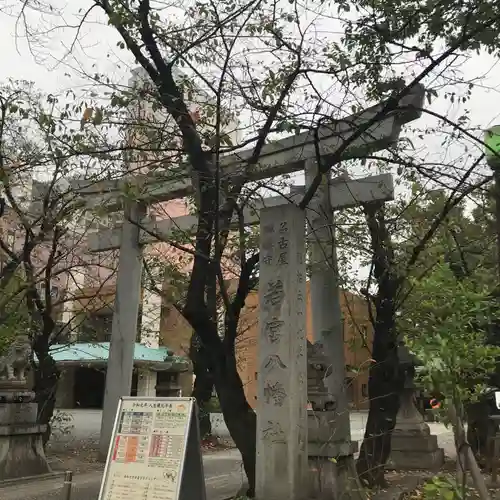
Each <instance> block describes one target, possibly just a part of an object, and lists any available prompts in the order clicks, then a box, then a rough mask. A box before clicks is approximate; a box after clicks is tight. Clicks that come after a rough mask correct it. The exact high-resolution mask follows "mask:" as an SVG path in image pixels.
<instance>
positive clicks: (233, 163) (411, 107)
mask: <svg viewBox="0 0 500 500" xmlns="http://www.w3.org/2000/svg"><path fill="white" fill-rule="evenodd" d="M423 94H424V89H423V87H421V86H419V85H418V86H416V87H414V88H413V89H412V92H411V93H410V94H409V95H407V96H406V97H405V98H404V99H403V100H402V102H401V103H400V105H401V106H402V107H403V108H404V109H402V110H400V111H396V112H392V113H389V114H385V115H381V116H383V118H381V121H377V122H375V123H374V124H373V125H372V126H371V127H369V128H368V129H367V130H366V131H365V133H363V134H361V136H360V137H358V138H357V139H356V140H355V141H353V142H352V143H351V145H350V147H348V148H347V149H346V150H345V151H344V153H343V155H342V160H346V159H350V158H359V157H363V156H366V155H367V154H369V153H370V152H373V151H377V150H381V149H384V148H387V147H388V146H390V145H391V144H393V143H394V142H396V141H397V139H398V137H399V133H400V130H401V127H402V125H403V124H404V123H407V122H409V121H412V120H414V119H416V118H418V117H419V116H420V112H419V111H418V110H419V109H420V108H421V107H422V105H423ZM383 107H384V104H383V103H382V104H380V105H377V106H374V107H373V108H369V109H367V110H365V111H363V112H361V113H359V114H357V115H354V116H352V117H348V118H346V119H344V120H341V121H336V122H334V123H333V124H331V125H329V126H323V127H320V130H319V131H318V134H314V133H312V132H306V133H303V134H300V135H297V136H290V137H287V138H285V139H282V140H280V141H276V142H274V143H270V144H267V145H266V146H265V147H264V148H263V151H262V154H261V156H260V160H259V164H258V165H257V166H252V167H250V168H249V167H248V165H247V164H246V159H247V158H249V157H251V154H252V151H251V150H250V151H242V152H239V153H237V154H233V155H229V156H226V157H222V158H221V161H220V166H221V178H224V177H228V176H230V177H234V178H238V177H239V178H244V179H245V180H246V181H255V180H262V179H265V178H270V177H274V176H277V175H282V174H285V173H290V172H296V171H299V170H304V169H306V165H307V162H310V161H312V160H314V159H315V158H316V152H317V150H318V149H319V152H320V154H321V158H322V161H325V162H328V161H329V158H333V157H335V156H334V155H335V152H336V151H337V150H338V148H340V147H342V145H343V144H344V141H345V140H348V139H349V137H350V136H351V135H352V134H353V133H354V132H355V131H356V130H357V128H358V127H359V126H362V125H363V124H366V122H367V120H371V119H372V118H373V117H374V116H378V113H380V112H381V111H382V110H383ZM318 136H319V139H320V141H319V144H315V141H316V138H317V137H318ZM335 158H336V157H335ZM308 168H309V167H308ZM311 168H312V167H311ZM306 173H307V169H306ZM167 176H168V173H167ZM309 177H310V176H309V174H308V178H309ZM122 183H123V184H125V183H137V185H139V186H141V189H140V192H141V195H140V197H139V201H140V202H141V204H142V205H147V204H152V203H156V202H161V201H166V200H169V199H175V198H182V197H185V196H187V195H189V194H191V193H192V192H193V186H192V184H191V181H190V178H189V176H186V178H183V179H181V180H174V181H172V180H171V179H169V178H168V177H166V178H165V179H162V178H161V177H159V176H158V174H156V175H150V176H148V175H137V176H133V177H129V178H127V179H125V180H124V181H118V182H106V183H103V184H101V185H99V186H96V185H95V184H89V185H87V186H83V187H81V188H80V192H81V194H82V195H87V196H89V201H88V206H89V208H91V207H92V206H96V205H99V206H103V205H104V206H107V207H108V209H109V210H114V211H116V210H119V209H120V193H121V189H122V187H121V184H122ZM327 192H328V193H329V195H330V200H331V207H327V208H328V210H329V214H330V215H328V217H331V210H332V209H341V208H345V207H350V206H356V205H359V204H360V203H368V202H370V201H374V200H379V201H383V200H389V199H392V196H393V188H392V178H391V177H390V176H388V175H380V176H375V177H369V178H367V179H361V180H357V181H343V182H340V183H338V184H335V185H330V186H329V187H328V189H327ZM294 199H295V200H296V201H300V198H299V199H297V198H294ZM284 204H285V205H284ZM280 205H281V206H280ZM283 206H285V207H288V208H283ZM266 207H267V208H266ZM264 208H266V210H267V209H269V210H270V211H271V212H267V211H264V212H263V217H264V219H266V218H268V217H271V218H272V217H274V216H273V215H272V211H273V210H276V211H280V214H281V215H280V217H284V220H287V221H289V224H290V227H292V226H293V227H294V228H295V229H294V231H293V236H290V239H289V242H292V241H293V243H294V244H296V245H298V246H299V248H302V247H301V245H303V244H304V238H302V240H301V238H300V237H299V230H298V229H296V228H297V227H298V225H300V223H299V218H300V216H299V215H298V212H297V210H298V208H297V207H294V206H293V205H289V204H288V202H287V201H285V199H284V198H283V197H272V198H269V199H265V200H264V201H263V202H262V203H261V206H259V207H255V208H246V209H245V210H244V215H245V223H247V224H255V223H258V222H259V217H258V211H259V209H264ZM328 210H327V211H328ZM281 211H283V212H281ZM276 213H277V212H276ZM196 223H197V218H196V217H195V216H191V215H186V216H182V217H177V218H175V219H174V220H171V219H169V220H164V221H148V220H145V219H143V220H142V221H141V225H143V226H144V227H145V228H146V229H147V231H140V232H139V231H138V233H139V234H138V235H136V236H134V237H136V240H135V241H131V240H130V236H131V235H132V231H131V230H130V227H129V224H124V225H123V227H122V228H121V229H119V228H115V229H110V230H107V231H101V232H100V233H99V234H97V235H92V236H90V238H89V249H90V250H91V251H105V250H110V249H115V248H119V249H120V254H123V253H125V254H130V256H132V254H134V255H137V250H136V249H137V246H138V245H144V244H147V243H152V242H154V241H155V238H153V237H151V233H153V234H158V235H160V236H161V237H162V239H163V237H164V238H165V239H166V240H167V239H168V234H169V233H170V231H172V230H173V229H175V230H179V229H181V230H182V229H183V230H192V229H193V228H194V227H195V226H196ZM236 224H237V221H236V220H235V227H237V225H236ZM304 226H305V224H303V228H302V231H304V230H305V227H304ZM313 228H314V224H313ZM261 230H262V231H264V232H263V233H262V234H263V236H264V233H265V230H264V228H263V227H262V228H261ZM302 234H303V233H302ZM263 239H264V240H265V238H263ZM280 241H281V240H279V241H276V242H275V244H277V245H278V246H279V245H280V244H282V242H281V243H280ZM300 241H302V243H300ZM332 245H333V242H331V241H330V250H328V252H329V253H331V254H332V256H333V255H334V251H333V250H334V247H333V246H332ZM287 251H288V247H287ZM282 252H283V251H282ZM282 252H281V253H282ZM328 252H327V253H328ZM264 253H265V249H263V248H261V258H262V259H263V258H264ZM287 255H288V257H287V258H289V262H290V265H289V266H288V271H286V273H285V275H283V280H284V281H283V283H285V282H286V283H288V285H287V287H288V289H289V290H292V291H293V292H292V293H291V295H290V296H289V300H288V299H287V302H286V304H287V305H286V310H285V309H280V310H279V311H278V313H277V314H278V319H277V321H283V322H284V323H285V324H286V325H289V326H290V328H289V329H288V330H289V331H290V335H294V341H293V345H292V346H290V347H289V348H288V351H286V352H285V351H277V353H275V355H276V356H279V355H280V354H278V353H281V354H282V355H283V356H285V354H286V355H287V356H288V358H289V359H291V358H290V357H291V356H292V355H293V353H295V352H296V350H297V349H298V350H300V349H301V347H300V346H302V345H304V346H305V331H304V333H303V334H302V333H301V335H302V336H301V337H299V332H302V329H301V326H300V325H301V324H302V319H300V318H301V315H300V307H299V306H300V303H301V300H300V297H299V295H298V294H300V292H301V290H302V286H303V284H302V283H299V281H298V273H300V272H301V271H300V269H301V268H302V266H304V263H299V262H298V260H297V258H298V255H296V254H294V253H293V252H292V253H289V254H287ZM279 256H280V254H278V256H277V257H276V258H279ZM122 262H123V263H125V262H127V263H133V265H134V266H137V269H139V267H138V266H140V262H139V261H138V259H137V258H133V259H132V258H130V257H128V258H127V257H126V256H125V255H121V257H120V265H119V270H118V274H119V276H118V282H119V283H120V282H121V281H123V282H125V281H124V280H123V278H120V275H123V274H124V273H126V274H129V273H132V274H133V275H134V276H136V272H139V271H137V269H135V268H134V269H131V268H130V264H127V266H126V267H125V266H124V265H121V264H122ZM261 265H263V268H262V269H263V270H264V271H263V272H264V277H265V276H266V273H267V271H266V270H265V269H266V265H271V264H266V263H263V262H261ZM273 265H274V264H273ZM335 273H336V271H335V265H333V266H330V267H329V271H328V276H329V277H332V276H333V277H334V278H335V279H334V280H332V283H333V284H332V288H330V289H329V290H330V291H332V293H334V291H337V290H338V287H337V285H335V283H336V282H337V280H336V274H335ZM318 274H319V273H318ZM267 276H269V275H268V274H267ZM311 278H312V280H313V281H312V284H311V286H312V290H313V295H314V296H315V297H316V296H317V291H316V290H319V288H316V285H315V283H319V282H318V281H317V277H316V275H313V276H312V277H311ZM261 279H262V277H261ZM267 279H268V278H266V280H267ZM325 279H326V278H325ZM120 280H121V281H120ZM264 284H265V283H264ZM262 285H263V283H261V286H262ZM318 286H319V287H321V286H323V285H321V284H320V285H318ZM134 287H136V283H135V281H134ZM262 293H264V292H262ZM262 293H261V295H260V297H261V300H262V301H265V298H264V295H263V294H262ZM329 293H330V292H329ZM136 295H137V294H136V293H135V291H134V293H132V294H131V293H130V290H126V289H125V287H120V286H118V287H117V294H116V299H115V300H116V302H115V303H116V305H117V306H119V307H115V313H114V315H115V316H117V315H119V316H121V318H122V319H123V318H124V315H125V314H126V313H125V311H134V310H136V308H137V304H136V303H135V302H134V303H132V302H133V301H136V300H137V299H136V298H135V297H136ZM313 300H315V301H316V305H313V307H314V308H316V307H317V304H318V301H317V299H313ZM332 300H334V297H333V295H332ZM337 300H338V299H337ZM266 307H268V306H266V305H265V304H264V303H261V315H262V314H264V312H263V311H264V310H265V309H266ZM327 307H328V308H331V307H332V303H326V302H325V303H324V305H323V306H321V308H322V310H324V309H325V308H327ZM335 308H336V306H335V305H334V307H333V309H332V310H333V311H336V310H337V309H335ZM335 314H337V313H335ZM129 316H130V315H129V314H128V315H127V322H128V324H127V325H125V321H122V320H120V319H118V318H117V319H116V321H115V319H114V320H113V331H112V339H111V347H110V350H111V352H110V358H109V362H108V368H107V376H106V398H105V403H104V411H103V421H102V426H101V442H100V455H101V456H102V457H105V456H106V453H107V449H108V446H109V441H110V436H111V431H112V426H113V419H114V414H115V411H116V407H117V404H118V398H119V397H120V396H126V395H129V391H130V379H131V377H132V363H131V360H129V359H128V358H131V357H132V356H133V351H132V350H130V349H123V346H124V345H125V344H127V345H129V344H130V345H133V343H134V341H135V338H136V328H135V325H136V323H134V324H133V322H132V321H131V319H130V317H129ZM332 318H333V316H328V315H326V316H324V317H321V319H320V321H319V323H315V325H316V326H314V330H315V333H314V338H315V339H317V338H320V333H319V332H323V331H324V332H326V331H327V330H328V332H329V333H328V335H326V334H325V335H321V338H322V340H325V339H326V340H328V339H331V345H333V344H336V345H339V339H338V335H336V334H335V332H336V331H338V326H337V325H336V323H335V321H337V319H338V316H335V318H336V319H335V318H333V320H332ZM261 319H262V321H261V337H262V336H263V335H264V333H263V332H264V331H266V330H265V325H264V324H263V321H267V319H266V320H264V318H261ZM266 335H267V334H266ZM302 337H303V338H302ZM324 343H325V349H326V350H327V351H330V347H329V345H330V344H329V342H328V341H326V342H324ZM263 348H264V347H263V344H262V342H261V343H260V345H259V351H261V350H262V349H263ZM340 351H342V352H343V343H341V347H340ZM263 355H264V353H263V352H260V354H259V356H260V358H259V359H262V360H263V359H264V358H263ZM332 355H333V354H332ZM124 356H126V357H127V360H125V359H123V357H124ZM304 358H305V356H304ZM273 359H274V360H275V361H276V363H278V360H277V359H276V358H273ZM332 361H333V358H332ZM273 364H275V363H274V362H273ZM278 364H279V363H278ZM285 364H286V363H285ZM334 364H335V370H336V371H335V373H336V374H337V376H336V377H335V378H334V377H331V378H332V381H331V383H329V387H331V389H330V390H336V391H337V389H335V388H338V387H340V385H342V386H343V383H344V377H343V375H344V365H343V360H341V358H340V357H339V358H338V359H335V362H334ZM337 365H339V366H337ZM123 366H124V367H126V368H127V370H130V373H128V374H127V373H125V372H124V371H123V368H122V367H123ZM287 369H289V370H292V371H291V372H290V373H294V374H297V375H298V377H299V379H300V380H297V381H290V380H288V379H287V380H286V383H287V384H288V385H289V387H288V390H289V391H292V392H293V391H296V390H298V391H299V392H300V384H303V385H304V386H305V380H307V378H306V376H307V375H306V373H305V372H304V370H305V363H300V362H299V363H295V364H292V365H290V366H289V365H287ZM301 375H303V377H302V378H301ZM340 376H341V377H342V382H341V383H339V380H338V377H340ZM258 379H259V394H260V395H261V398H260V399H261V401H262V400H266V401H267V399H269V401H271V400H276V398H278V401H279V396H278V395H279V394H280V393H281V391H279V390H278V389H279V388H278V386H276V387H274V389H270V388H267V389H266V386H265V384H266V377H265V376H259V377H258ZM290 384H291V385H290ZM294 384H295V385H294ZM284 390H285V392H286V389H284ZM337 392H338V391H337ZM334 396H335V397H336V398H337V400H338V401H339V402H341V401H342V395H341V394H340V393H339V394H334ZM291 401H292V399H291V400H290V405H292V403H291ZM293 401H296V402H297V404H299V401H300V402H301V403H300V404H302V402H304V401H305V391H302V393H301V394H296V395H295V396H294V397H293ZM259 404H260V403H259ZM341 404H343V403H341ZM259 408H260V406H259ZM289 408H290V410H291V411H293V412H295V413H294V414H293V415H292V414H287V415H286V419H287V421H288V422H289V424H290V425H295V423H297V422H301V421H302V418H303V415H305V411H306V410H305V405H304V406H303V407H296V404H295V403H293V405H292V406H290V407H289ZM259 411H260V410H259ZM264 411H265V410H264ZM346 415H347V420H345V417H343V420H342V422H347V423H348V414H346ZM264 417H265V415H264V414H261V415H259V414H258V419H259V427H258V428H259V434H258V439H259V442H258V445H257V446H258V450H259V461H260V462H259V464H258V467H257V471H258V477H257V488H258V491H260V492H263V491H269V492H271V491H274V490H273V489H272V486H271V484H270V483H272V482H276V481H277V480H276V477H271V475H270V474H269V473H268V470H267V469H265V468H264V467H262V462H264V463H266V462H268V460H271V458H270V456H271V455H273V454H274V453H275V451H276V447H275V446H263V444H262V442H261V441H262V439H264V434H266V433H267V435H268V434H269V432H274V431H266V429H267V428H264V424H263V422H264V420H263V419H264ZM283 418H285V417H283ZM339 422H340V421H339ZM336 425H337V424H336ZM341 428H342V429H344V430H342V431H341V434H340V435H339V436H340V437H341V439H340V441H342V440H343V441H345V442H346V443H347V445H348V449H347V453H346V455H347V456H348V457H352V454H351V453H352V451H351V448H350V444H349V441H350V436H349V429H348V424H346V425H343V426H341ZM275 430H276V429H275ZM276 432H277V431H276ZM278 434H279V433H278ZM284 435H285V438H286V439H288V437H289V438H290V439H293V440H294V444H293V446H292V445H291V444H290V446H288V445H287V447H286V449H287V450H288V451H287V453H286V456H287V460H286V463H285V462H280V463H278V462H275V465H276V466H278V465H279V466H283V467H291V468H292V469H291V472H287V477H288V478H289V481H292V479H291V478H292V476H291V475H290V474H292V475H293V471H295V472H297V481H298V483H297V481H296V480H293V481H292V483H293V484H292V483H290V488H292V486H293V488H294V489H295V490H296V491H297V494H301V492H305V490H304V487H305V485H304V483H303V481H304V480H305V479H304V475H303V474H302V472H301V471H302V468H303V464H304V457H306V458H307V451H306V449H307V447H306V446H305V445H303V440H304V437H305V436H307V426H306V428H305V429H303V428H302V427H301V429H300V430H293V431H291V432H290V433H289V434H284ZM297 440H298V441H297ZM341 449H342V450H344V449H345V447H343V446H341ZM294 453H296V455H295V457H293V454H294ZM329 453H330V456H331V450H330V451H329ZM267 455H268V456H267ZM340 455H341V454H340ZM340 455H339V456H340ZM274 470H275V472H276V469H274ZM282 477H284V476H282ZM287 491H291V490H290V489H289V490H287ZM290 498H292V499H295V498H297V499H298V498H299V497H298V496H290ZM270 499H272V497H271V496H269V497H262V498H259V499H258V500H270Z"/></svg>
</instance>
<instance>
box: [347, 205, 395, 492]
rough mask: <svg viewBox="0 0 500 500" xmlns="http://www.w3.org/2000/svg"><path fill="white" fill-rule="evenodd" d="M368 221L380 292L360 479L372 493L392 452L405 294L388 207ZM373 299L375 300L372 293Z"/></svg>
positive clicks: (376, 209)
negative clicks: (400, 301) (400, 302)
mask: <svg viewBox="0 0 500 500" xmlns="http://www.w3.org/2000/svg"><path fill="white" fill-rule="evenodd" d="M365 214H366V220H367V224H368V229H369V231H370V237H371V247H372V251H373V257H372V260H373V269H374V276H375V279H376V283H377V286H378V290H377V294H376V296H375V297H374V298H373V303H374V305H375V313H374V314H372V316H373V317H372V318H371V319H372V323H373V326H374V333H373V348H372V358H373V363H372V365H371V367H370V372H369V378H368V396H369V400H370V410H369V413H368V421H367V423H366V430H365V436H364V439H363V444H362V445H361V449H360V454H359V458H358V461H357V464H356V465H357V469H358V475H359V478H360V480H361V481H362V483H364V484H365V485H366V486H368V487H377V486H380V487H383V486H385V477H384V469H385V464H386V462H387V459H388V458H389V455H390V452H391V435H392V431H393V430H394V426H395V425H396V416H397V414H398V411H399V399H400V394H401V391H402V389H403V386H404V373H403V371H402V370H401V369H400V367H399V361H398V352H397V334H396V300H397V294H398V291H399V289H400V287H399V285H400V283H401V279H400V278H399V276H398V274H397V271H396V266H395V261H394V249H393V247H392V241H391V237H390V234H389V232H388V230H387V227H386V223H385V214H384V209H383V206H382V205H377V204H375V205H367V206H366V207H365ZM367 298H369V295H368V292H367Z"/></svg>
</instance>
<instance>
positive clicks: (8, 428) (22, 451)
mask: <svg viewBox="0 0 500 500" xmlns="http://www.w3.org/2000/svg"><path fill="white" fill-rule="evenodd" d="M3 385H5V383H4V384H3ZM8 385H9V389H8V390H6V389H5V388H2V387H0V481H3V480H6V479H15V478H21V477H27V476H36V475H39V474H47V473H49V472H51V471H50V467H49V465H48V463H47V459H46V458H45V453H44V451H43V445H42V434H43V433H44V432H45V430H46V426H45V425H38V424H37V423H36V415H37V404H36V403H34V402H33V400H34V394H33V393H32V392H29V391H26V390H20V388H19V389H16V388H15V387H12V386H15V385H16V381H9V382H8ZM23 385H24V384H23Z"/></svg>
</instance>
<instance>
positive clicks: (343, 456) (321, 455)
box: [307, 342, 365, 500]
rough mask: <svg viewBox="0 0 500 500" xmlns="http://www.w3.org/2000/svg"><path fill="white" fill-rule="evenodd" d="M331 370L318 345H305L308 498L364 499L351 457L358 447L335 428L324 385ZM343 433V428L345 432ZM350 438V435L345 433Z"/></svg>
mask: <svg viewBox="0 0 500 500" xmlns="http://www.w3.org/2000/svg"><path fill="white" fill-rule="evenodd" d="M330 372H331V368H330V363H329V362H328V358H327V357H326V355H325V353H324V350H323V346H322V344H321V343H316V344H311V343H309V342H308V344H307V397H308V401H309V409H308V411H307V432H308V440H307V446H308V447H307V454H308V459H309V481H308V491H309V497H310V498H314V499H325V500H326V499H328V500H330V499H331V498H341V497H342V498H357V499H361V498H364V496H365V495H364V492H363V488H362V486H361V484H360V482H359V479H358V475H357V472H356V468H355V463H354V458H353V455H354V453H356V451H357V449H358V443H356V442H352V441H350V440H347V439H346V433H345V432H342V430H343V428H342V425H340V426H338V422H339V416H341V417H343V416H344V415H339V411H338V407H337V399H336V398H335V397H334V396H332V395H331V394H330V393H329V391H328V389H327V387H326V384H325V382H324V381H325V379H326V378H327V377H328V376H329V375H330ZM344 429H345V428H344ZM347 435H348V436H349V433H347Z"/></svg>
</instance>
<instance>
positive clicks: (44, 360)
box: [33, 339, 60, 447]
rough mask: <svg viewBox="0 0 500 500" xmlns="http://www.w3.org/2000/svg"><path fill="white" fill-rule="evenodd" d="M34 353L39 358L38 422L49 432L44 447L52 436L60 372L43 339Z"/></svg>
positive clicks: (35, 347)
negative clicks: (52, 421) (51, 424)
mask: <svg viewBox="0 0 500 500" xmlns="http://www.w3.org/2000/svg"><path fill="white" fill-rule="evenodd" d="M34 351H35V353H36V355H37V357H38V363H37V364H36V365H35V369H34V375H35V377H34V378H35V385H34V388H33V390H34V392H35V401H36V402H37V403H38V414H37V421H38V423H39V424H42V425H46V426H47V430H46V431H45V433H44V435H43V445H44V447H45V445H46V444H47V442H48V441H49V438H50V434H51V426H50V422H51V420H52V416H53V415H54V408H55V405H56V391H57V384H58V382H59V376H60V371H59V369H58V368H57V366H56V363H55V361H54V359H53V358H52V356H50V354H49V349H48V345H47V343H46V342H44V341H43V339H37V340H36V341H35V346H34Z"/></svg>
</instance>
